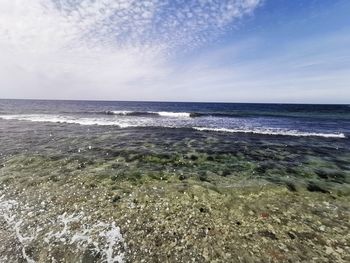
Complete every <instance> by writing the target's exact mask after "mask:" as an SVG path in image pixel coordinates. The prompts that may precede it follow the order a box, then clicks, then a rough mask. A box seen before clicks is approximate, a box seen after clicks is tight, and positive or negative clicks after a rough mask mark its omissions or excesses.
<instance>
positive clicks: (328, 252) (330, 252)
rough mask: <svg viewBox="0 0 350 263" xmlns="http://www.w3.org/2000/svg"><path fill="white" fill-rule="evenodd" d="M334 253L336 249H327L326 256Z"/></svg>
mask: <svg viewBox="0 0 350 263" xmlns="http://www.w3.org/2000/svg"><path fill="white" fill-rule="evenodd" d="M333 253H334V249H333V248H331V247H326V254H327V255H330V254H333Z"/></svg>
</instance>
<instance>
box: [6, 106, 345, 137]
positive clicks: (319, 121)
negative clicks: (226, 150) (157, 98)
mask: <svg viewBox="0 0 350 263" xmlns="http://www.w3.org/2000/svg"><path fill="white" fill-rule="evenodd" d="M0 118H1V119H6V120H13V121H23V122H24V121H26V122H53V123H69V124H79V125H101V126H115V128H116V129H118V128H126V127H159V128H164V127H170V128H191V129H195V130H200V131H203V132H226V133H254V134H263V135H284V136H318V137H334V138H346V137H348V136H349V135H350V106H349V105H300V104H241V103H179V102H112V101H39V100H0ZM1 119H0V124H1Z"/></svg>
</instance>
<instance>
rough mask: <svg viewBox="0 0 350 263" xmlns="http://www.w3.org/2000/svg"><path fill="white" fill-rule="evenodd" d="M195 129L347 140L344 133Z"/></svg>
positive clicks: (196, 128)
mask: <svg viewBox="0 0 350 263" xmlns="http://www.w3.org/2000/svg"><path fill="white" fill-rule="evenodd" d="M193 129H195V130H198V131H212V132H229V133H253V134H263V135H284V136H296V137H325V138H346V137H345V135H344V133H316V132H300V131H295V130H271V129H265V130H264V129H226V128H206V127H193Z"/></svg>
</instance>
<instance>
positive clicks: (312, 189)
mask: <svg viewBox="0 0 350 263" xmlns="http://www.w3.org/2000/svg"><path fill="white" fill-rule="evenodd" d="M306 189H307V190H308V191H310V192H319V193H323V194H329V193H330V192H329V191H328V190H326V189H323V188H321V187H320V186H318V185H317V184H315V183H314V182H310V183H309V184H308V185H307V187H306Z"/></svg>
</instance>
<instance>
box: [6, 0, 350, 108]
mask: <svg viewBox="0 0 350 263" xmlns="http://www.w3.org/2000/svg"><path fill="white" fill-rule="evenodd" d="M14 2H15V3H14ZM1 10H2V11H1ZM349 13H350V1H346V0H332V1H331V0H293V1H291V0H220V1H213V0H211V1H209V0H189V1H184V0H173V1H170V0H144V1H135V0H114V1H112V0H101V1H92V0H77V1H68V0H60V1H58V0H57V1H56V0H55V1H53V0H33V1H25V0H18V1H11V0H1V1H0V47H1V49H0V60H1V61H2V62H0V97H3V98H6V97H7V98H39V99H45V98H47V99H99V100H156V101H159V100H165V101H225V102H278V103H282V102H292V103H350V48H349V47H350V17H349V15H348V14H349Z"/></svg>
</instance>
